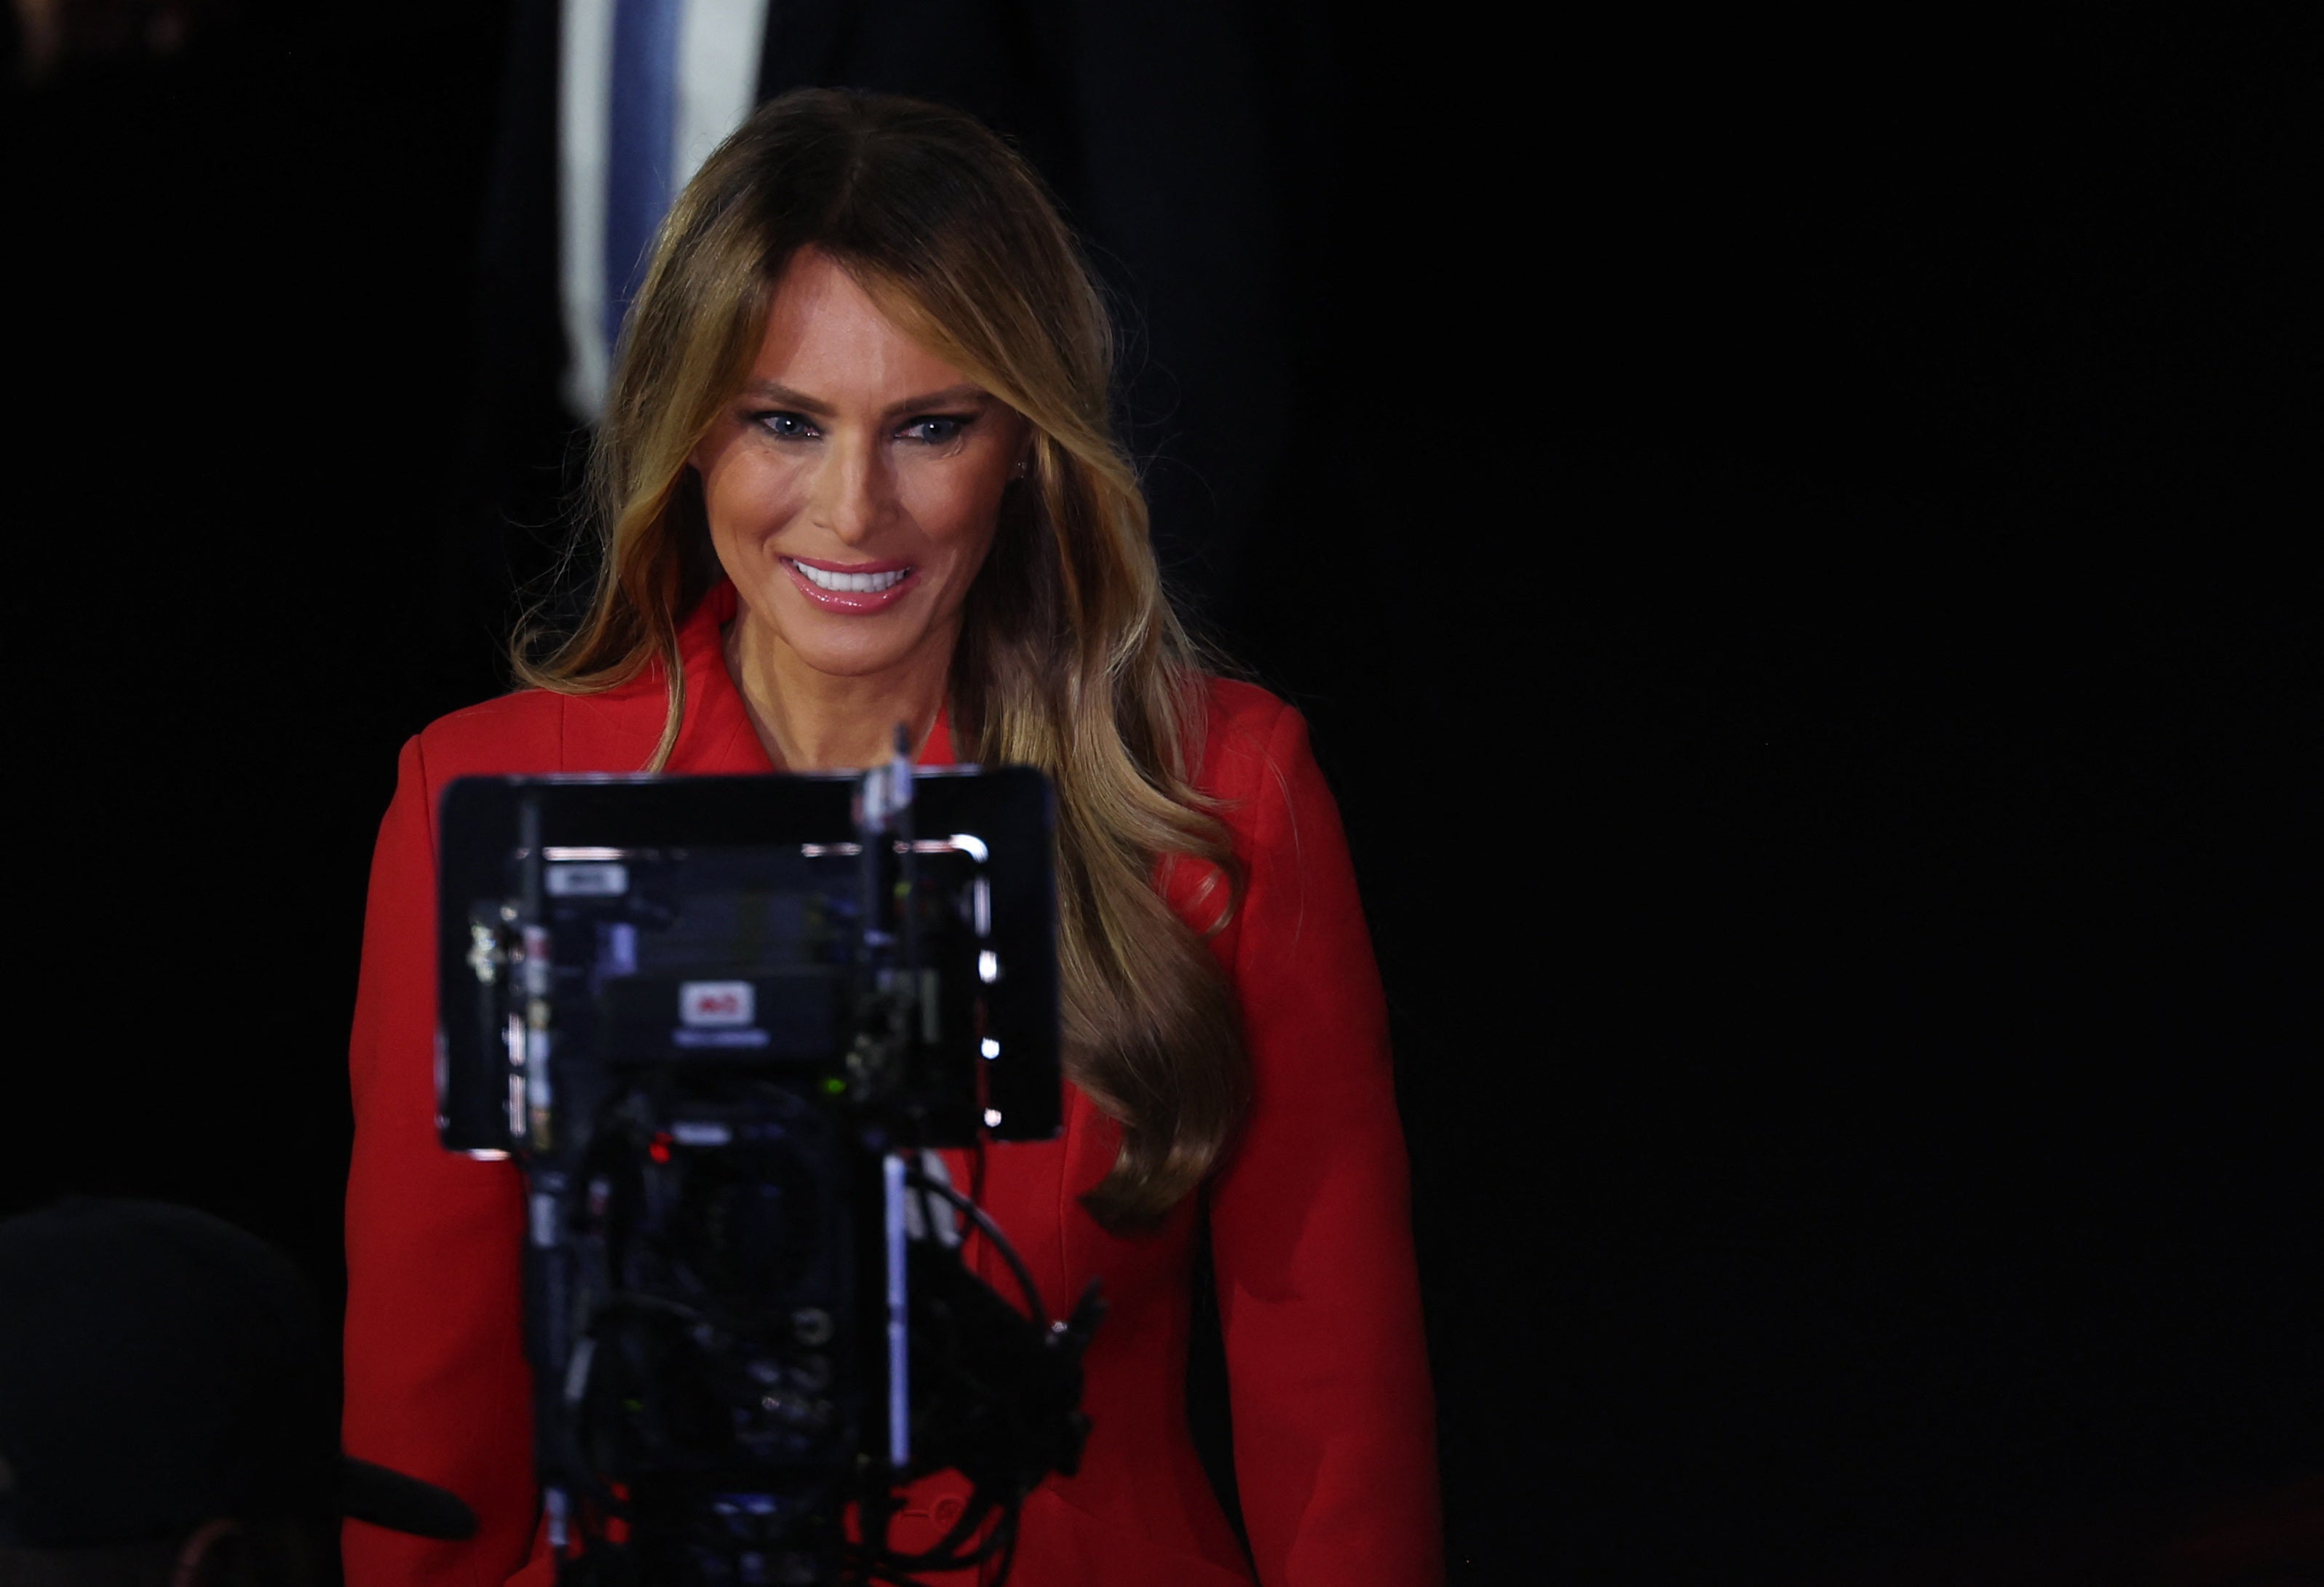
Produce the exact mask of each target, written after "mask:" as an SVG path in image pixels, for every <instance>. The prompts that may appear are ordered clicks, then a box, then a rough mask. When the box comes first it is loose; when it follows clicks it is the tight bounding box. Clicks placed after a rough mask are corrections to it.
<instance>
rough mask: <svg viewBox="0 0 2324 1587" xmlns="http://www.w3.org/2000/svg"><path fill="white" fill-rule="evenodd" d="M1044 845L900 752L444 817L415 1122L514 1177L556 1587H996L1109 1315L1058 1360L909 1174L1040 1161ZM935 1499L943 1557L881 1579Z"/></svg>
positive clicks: (524, 793)
mask: <svg viewBox="0 0 2324 1587" xmlns="http://www.w3.org/2000/svg"><path fill="white" fill-rule="evenodd" d="M1051 826H1052V807H1051V801H1050V793H1049V788H1048V785H1047V781H1046V780H1044V779H1042V778H1041V777H1040V775H1039V774H1038V773H1037V772H1034V771H1031V770H1024V769H1007V770H998V771H992V772H983V771H978V770H974V769H973V768H972V769H963V770H950V771H937V772H933V773H922V774H919V775H918V776H916V775H915V773H914V771H913V769H912V766H911V764H910V761H909V758H908V754H907V753H906V752H905V750H904V746H903V741H902V737H901V734H900V733H899V745H898V752H897V753H896V755H895V757H894V759H893V760H892V761H890V762H889V763H888V764H885V765H882V766H880V767H876V768H874V769H873V770H871V771H869V772H866V773H865V774H863V775H862V776H861V777H710V778H662V777H642V776H640V777H552V778H498V779H483V778H476V779H463V780H459V781H457V782H455V783H453V784H452V785H451V786H450V788H448V789H447V790H446V793H445V796H444V802H443V810H442V820H441V823H440V825H439V828H438V830H439V833H440V844H441V861H440V867H441V868H440V875H439V890H438V900H439V904H438V908H439V953H440V957H439V961H438V987H439V1020H440V1025H439V1029H438V1076H437V1079H438V1084H437V1090H438V1099H439V1102H438V1121H437V1122H438V1131H439V1133H440V1135H441V1138H442V1140H443V1143H444V1145H445V1146H446V1147H447V1148H448V1149H454V1150H459V1151H466V1152H469V1153H472V1154H475V1155H479V1156H489V1157H498V1156H510V1157H513V1158H516V1160H517V1162H518V1164H519V1166H520V1167H521V1169H522V1172H523V1177H524V1184H525V1196H526V1207H527V1239H526V1242H525V1254H524V1284H525V1325H526V1348H527V1352H528V1354H529V1356H530V1361H531V1364H532V1370H533V1381H534V1415H533V1426H534V1434H535V1459H536V1463H537V1466H538V1470H539V1478H540V1484H541V1491H542V1503H543V1509H544V1513H545V1518H546V1524H547V1527H548V1531H549V1540H550V1544H551V1546H552V1547H553V1548H554V1550H555V1551H556V1553H557V1555H558V1573H559V1577H560V1579H561V1580H563V1581H566V1582H576V1581H577V1582H589V1583H609V1584H627V1583H648V1582H650V1583H654V1584H656V1587H663V1584H666V1583H691V1582H705V1583H718V1584H721V1587H808V1584H810V1583H825V1582H907V1581H909V1580H910V1579H911V1576H910V1573H913V1572H917V1571H931V1570H945V1569H954V1568H960V1567H964V1566H967V1565H970V1564H981V1563H982V1562H985V1561H992V1562H995V1565H996V1567H997V1569H998V1572H999V1573H1000V1574H1001V1575H1005V1574H1006V1572H1007V1566H1008V1561H1009V1559H1010V1556H1011V1555H1013V1552H1014V1548H1015V1540H1016V1526H1017V1512H1018V1509H1019V1505H1021V1503H1022V1501H1023V1499H1024V1497H1025V1495H1026V1494H1027V1493H1028V1492H1029V1491H1030V1490H1031V1489H1032V1487H1033V1486H1034V1485H1035V1484H1036V1483H1037V1482H1038V1481H1040V1480H1041V1479H1042V1477H1044V1476H1045V1475H1047V1473H1048V1472H1052V1471H1063V1472H1071V1471H1073V1470H1074V1466H1075V1464H1076V1463H1077V1462H1078V1460H1079V1456H1080V1450H1081V1445H1082V1441H1083V1438H1084V1435H1085V1433H1086V1429H1087V1424H1086V1422H1085V1421H1084V1419H1083V1417H1082V1416H1081V1414H1080V1412H1079V1410H1078V1408H1077V1407H1078V1404H1079V1400H1080V1397H1081V1364H1080V1363H1081V1354H1082V1352H1083V1350H1084V1347H1085V1346H1086V1344H1087V1342H1088V1339H1089V1335H1090V1333H1091V1331H1092V1330H1093V1328H1094V1327H1095V1325H1096V1324H1097V1321H1098V1318H1099V1316H1100V1315H1101V1314H1102V1303H1101V1302H1100V1301H1099V1300H1098V1298H1097V1296H1096V1294H1095V1290H1094V1286H1093V1287H1092V1290H1091V1292H1090V1293H1088V1294H1085V1295H1084V1296H1082V1297H1081V1299H1080V1303H1079V1305H1078V1306H1076V1307H1075V1308H1074V1312H1073V1314H1072V1315H1071V1316H1070V1317H1068V1318H1067V1319H1065V1320H1064V1321H1061V1322H1056V1323H1054V1324H1053V1323H1051V1322H1050V1321H1049V1318H1048V1316H1047V1312H1046V1309H1045V1307H1044V1306H1043V1303H1042V1300H1041V1297H1040V1296H1039V1295H1038V1294H1037V1291H1036V1289H1035V1287H1034V1285H1033V1282H1032V1279H1031V1278H1030V1276H1029V1274H1028V1272H1027V1270H1026V1269H1025V1267H1024V1265H1023V1263H1022V1262H1021V1261H1019V1259H1017V1257H1016V1254H1015V1252H1014V1251H1013V1250H1010V1247H1009V1245H1008V1242H1007V1241H1006V1240H1005V1239H1004V1238H1003V1237H1002V1235H1001V1231H999V1230H998V1229H996V1228H995V1227H994V1226H993V1225H992V1223H991V1221H990V1220H989V1219H988V1218H987V1217H986V1216H985V1215H984V1213H982V1210H981V1209H980V1208H978V1207H977V1206H975V1204H973V1202H972V1201H971V1200H970V1199H969V1198H968V1197H966V1196H964V1195H962V1194H961V1193H960V1192H959V1191H958V1190H956V1189H955V1188H954V1187H953V1186H951V1184H950V1183H949V1182H948V1180H947V1177H946V1176H945V1174H944V1173H943V1171H942V1164H941V1160H940V1159H939V1158H936V1155H935V1153H934V1152H933V1151H932V1150H931V1149H933V1148H936V1147H964V1148H969V1149H972V1150H974V1151H976V1152H978V1153H980V1154H981V1152H982V1149H983V1143H984V1142H985V1141H987V1140H1001V1141H1008V1140H1039V1139H1045V1138H1047V1137H1049V1136H1053V1135H1055V1134H1056V1131H1057V1129H1058V1127H1059V1121H1060V1105H1061V1100H1062V1099H1061V1081H1060V1071H1059V1066H1058V1026H1057V984H1056V973H1057V972H1056V963H1057V960H1056V898H1055V882H1054V878H1053V871H1052V862H1051V853H1052V835H1051ZM924 834H925V835H924ZM979 1160H980V1162H981V1157H980V1159H979ZM977 1237H982V1238H985V1239H988V1240H990V1241H992V1242H993V1243H994V1245H995V1248H996V1250H998V1251H999V1252H1000V1254H1001V1257H1002V1258H1003V1259H1005V1261H1006V1263H1007V1265H1008V1266H1009V1268H1010V1271H1011V1274H1012V1276H1013V1278H1015V1280H1016V1287H1018V1288H1019V1290H1020V1291H1021V1292H1022V1293H1021V1296H1020V1297H1019V1298H1020V1301H1021V1306H1022V1309H1021V1310H1020V1309H1019V1307H1018V1306H1011V1305H1010V1303H1009V1302H1008V1301H1006V1300H1004V1299H1002V1298H1001V1296H999V1295H998V1294H996V1293H995V1292H994V1291H993V1290H992V1289H991V1288H990V1287H987V1286H986V1285H985V1284H984V1283H983V1282H982V1280H980V1279H979V1278H976V1277H974V1276H973V1274H972V1273H971V1272H970V1271H969V1269H968V1268H967V1267H966V1266H965V1265H964V1263H963V1261H962V1259H961V1256H960V1247H961V1243H962V1241H964V1239H970V1238H977ZM946 1469H952V1470H957V1471H958V1472H961V1473H962V1474H963V1475H964V1477H965V1478H967V1479H968V1481H970V1483H971V1485H972V1494H971V1498H970V1499H969V1501H968V1503H967V1504H966V1506H965V1508H964V1510H963V1512H962V1514H961V1516H960V1518H959V1520H958V1522H957V1523H956V1524H955V1525H954V1527H952V1528H951V1530H950V1531H949V1532H948V1533H947V1534H946V1535H945V1537H944V1538H943V1539H942V1540H941V1541H940V1542H938V1543H937V1544H936V1545H934V1546H932V1547H929V1548H926V1549H922V1550H918V1551H917V1552H912V1553H905V1552H900V1551H899V1550H898V1549H896V1548H893V1547H891V1546H890V1543H889V1540H888V1532H889V1521H890V1517H891V1516H892V1515H893V1514H894V1512H895V1510H896V1509H897V1508H898V1505H899V1497H898V1490H899V1488H900V1487H901V1486H902V1485H903V1484H905V1483H908V1482H909V1481H913V1480H914V1479H916V1478H918V1477H920V1476H924V1475H927V1474H928V1473H930V1472H937V1471H942V1470H946Z"/></svg>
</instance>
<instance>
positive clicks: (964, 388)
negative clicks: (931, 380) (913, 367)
mask: <svg viewBox="0 0 2324 1587" xmlns="http://www.w3.org/2000/svg"><path fill="white" fill-rule="evenodd" d="M990 395H991V393H990V392H987V391H985V389H984V388H983V387H982V386H978V385H956V386H946V387H945V389H944V390H943V391H940V392H928V393H927V395H926V396H919V397H907V398H905V399H904V401H900V402H890V404H889V405H888V411H889V413H890V415H891V416H892V415H895V414H899V413H925V412H927V411H928V410H929V409H931V408H969V407H976V406H979V405H981V404H982V403H983V402H984V401H986V400H987V399H988V398H989V397H990Z"/></svg>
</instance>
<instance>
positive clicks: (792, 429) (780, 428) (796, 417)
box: [758, 413, 816, 441]
mask: <svg viewBox="0 0 2324 1587" xmlns="http://www.w3.org/2000/svg"><path fill="white" fill-rule="evenodd" d="M758 419H759V423H760V425H761V427H763V428H764V429H766V431H767V433H768V434H770V435H771V436H774V437H776V438H779V439H781V440H786V441H797V440H806V439H807V438H810V437H812V436H814V435H815V433H816V428H815V426H814V425H813V424H811V423H809V422H808V421H807V419H806V418H805V416H803V415H801V414H798V413H761V414H760V415H759V416H758Z"/></svg>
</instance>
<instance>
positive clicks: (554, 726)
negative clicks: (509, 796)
mask: <svg viewBox="0 0 2324 1587" xmlns="http://www.w3.org/2000/svg"><path fill="white" fill-rule="evenodd" d="M565 703H566V702H565V697H563V696H561V695H554V694H551V693H549V691H548V690H547V689H538V688H529V689H521V690H519V691H518V692H517V693H515V694H511V695H503V696H501V697H499V698H498V699H494V700H485V701H484V702H483V703H482V704H480V705H475V706H466V708H464V709H462V710H458V711H455V712H453V713H452V714H451V715H447V716H438V718H437V719H436V720H435V721H433V722H431V723H429V724H428V725H427V726H425V727H423V728H421V729H420V761H421V763H422V764H423V765H424V766H425V767H426V768H427V770H428V780H429V781H430V782H435V783H439V784H440V783H444V782H448V781H450V780H452V779H454V778H456V777H512V776H522V775H525V774H528V773H537V772H547V771H561V770H564V767H563V765H562V764H561V762H562V761H563V758H564V757H563V755H562V754H561V753H560V752H561V750H562V748H563V741H564V737H565V731H564V729H565V720H564V719H565V710H564V706H565Z"/></svg>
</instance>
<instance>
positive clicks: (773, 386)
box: [742, 380, 839, 419]
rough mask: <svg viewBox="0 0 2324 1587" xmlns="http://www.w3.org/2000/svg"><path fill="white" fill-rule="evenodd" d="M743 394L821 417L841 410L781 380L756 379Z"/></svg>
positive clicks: (745, 388) (829, 415)
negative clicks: (794, 389) (795, 389)
mask: <svg viewBox="0 0 2324 1587" xmlns="http://www.w3.org/2000/svg"><path fill="white" fill-rule="evenodd" d="M742 394H743V395H744V396H746V397H759V398H761V399H763V400H765V401H770V402H779V403H781V404H782V405H783V406H784V407H786V408H796V409H798V411H800V412H802V413H812V414H814V415H816V417H817V418H819V419H828V418H830V417H831V416H832V415H833V414H835V413H836V412H838V411H839V410H838V409H836V408H835V407H833V406H832V405H831V404H830V403H828V402H825V401H822V400H821V399H820V398H816V397H810V396H808V395H807V393H806V392H795V391H793V390H791V388H790V387H788V386H787V385H785V384H783V383H781V382H780V381H774V380H754V381H752V382H751V383H749V384H748V385H745V386H744V387H743V388H742Z"/></svg>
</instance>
